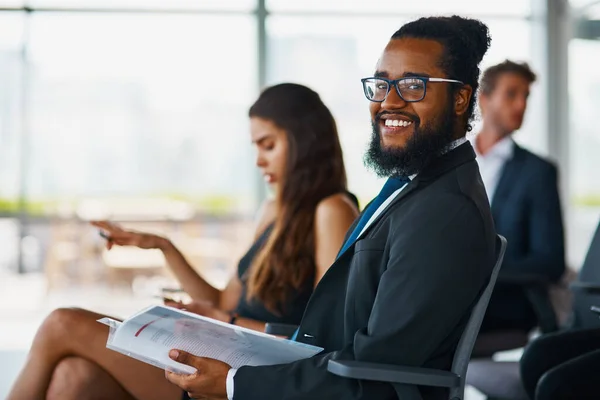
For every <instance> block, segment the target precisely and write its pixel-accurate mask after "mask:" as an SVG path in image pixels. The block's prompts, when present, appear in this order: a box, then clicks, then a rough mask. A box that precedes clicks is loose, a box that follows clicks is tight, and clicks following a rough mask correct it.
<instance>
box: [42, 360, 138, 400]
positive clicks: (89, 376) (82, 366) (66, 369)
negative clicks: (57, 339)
mask: <svg viewBox="0 0 600 400" xmlns="http://www.w3.org/2000/svg"><path fill="white" fill-rule="evenodd" d="M102 399H112V400H134V398H133V397H131V395H130V394H129V393H127V391H126V390H125V389H123V387H122V386H121V385H119V383H118V382H117V381H115V380H114V378H113V377H112V376H110V375H109V374H108V373H107V372H106V371H105V370H103V369H102V368H100V367H99V366H98V365H96V364H94V363H92V362H91V361H88V360H86V359H84V358H79V357H68V358H64V359H63V360H62V361H61V362H59V363H58V365H57V366H56V368H55V369H54V374H53V375H52V378H51V380H50V387H49V388H48V393H47V394H46V400H102Z"/></svg>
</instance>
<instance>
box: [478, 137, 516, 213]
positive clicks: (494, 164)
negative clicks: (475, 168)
mask: <svg viewBox="0 0 600 400" xmlns="http://www.w3.org/2000/svg"><path fill="white" fill-rule="evenodd" d="M472 141H473V148H474V149H475V153H476V154H477V164H479V172H480V173H481V179H482V180H483V185H484V186H485V191H486V192H487V195H488V200H489V202H490V203H491V202H492V199H493V198H494V193H496V188H497V187H498V182H499V181H500V176H502V169H503V168H504V164H506V162H507V161H508V160H510V159H511V158H512V156H513V153H514V150H515V142H513V140H512V139H511V137H510V136H507V137H505V138H504V139H502V140H500V141H499V142H498V143H496V144H495V145H494V146H493V147H492V148H491V149H490V150H489V151H488V152H487V154H486V155H482V154H480V153H479V151H478V150H477V144H476V142H477V137H475V139H473V140H472Z"/></svg>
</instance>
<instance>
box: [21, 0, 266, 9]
mask: <svg viewBox="0 0 600 400" xmlns="http://www.w3.org/2000/svg"><path fill="white" fill-rule="evenodd" d="M29 5H30V6H32V7H35V6H38V7H55V8H70V7H73V8H102V9H126V8H134V9H135V8H137V9H159V10H163V9H181V8H182V9H208V10H241V11H247V10H252V9H254V7H255V6H256V0H227V1H222V0H168V1H165V0H30V1H29Z"/></svg>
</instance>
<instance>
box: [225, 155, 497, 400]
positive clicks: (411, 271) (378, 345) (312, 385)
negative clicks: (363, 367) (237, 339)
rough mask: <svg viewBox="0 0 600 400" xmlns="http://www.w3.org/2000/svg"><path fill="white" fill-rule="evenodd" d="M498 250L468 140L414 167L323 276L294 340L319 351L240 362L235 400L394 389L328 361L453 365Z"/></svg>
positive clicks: (351, 395) (378, 395) (384, 394)
mask: <svg viewBox="0 0 600 400" xmlns="http://www.w3.org/2000/svg"><path fill="white" fill-rule="evenodd" d="M352 229H353V227H351V228H350V230H349V232H351V231H352ZM494 254H495V230H494V227H493V222H492V217H491V212H490V208H489V202H488V199H487V196H486V194H485V189H484V187H483V184H482V181H481V177H480V175H479V169H478V166H477V164H476V162H475V153H474V151H473V148H472V147H471V144H470V143H465V144H463V145H461V146H459V147H457V148H456V149H454V150H452V151H450V152H448V153H446V154H445V155H443V156H441V157H439V158H438V159H436V160H435V161H434V162H432V163H431V164H430V165H429V166H428V167H427V168H426V169H424V170H423V171H422V172H421V173H419V175H418V176H417V177H416V178H415V179H414V180H413V181H412V182H411V183H409V184H408V185H407V187H406V188H405V189H404V190H403V191H402V192H401V193H400V194H399V195H398V196H397V197H396V198H395V199H394V200H393V201H392V203H391V204H390V205H389V206H388V207H387V209H386V210H385V211H384V212H383V213H382V214H381V215H380V216H379V217H378V219H377V220H375V222H374V223H373V224H371V225H370V227H369V228H368V229H367V231H366V232H365V234H364V235H363V236H362V237H361V238H360V239H359V240H358V241H356V243H355V244H354V245H353V246H351V247H350V248H349V249H348V250H347V251H346V252H345V253H344V254H343V255H342V256H341V257H340V258H338V259H337V260H336V262H335V263H334V264H333V265H332V266H331V268H330V269H329V271H327V273H326V274H325V275H324V276H323V278H322V279H321V281H320V283H319V284H318V285H317V287H316V288H315V291H314V293H313V295H312V297H311V299H310V301H309V303H308V306H307V308H306V311H305V314H304V318H303V320H302V323H301V325H300V330H299V335H298V340H299V341H302V342H305V343H309V344H313V345H317V346H321V347H324V348H325V350H324V351H323V352H322V353H321V354H319V355H317V356H314V357H312V358H310V359H306V360H301V361H297V362H294V363H291V364H284V365H276V366H263V367H242V368H240V369H239V370H238V371H237V373H236V375H235V379H234V399H235V400H246V399H261V400H264V399H368V400H373V399H378V400H379V399H395V398H397V394H396V392H395V390H394V388H393V386H392V385H390V384H387V383H379V382H369V381H359V380H353V379H344V378H341V377H338V376H335V375H333V374H330V373H328V372H327V362H328V360H330V359H344V360H360V361H371V362H380V363H388V364H397V365H408V366H424V367H431V368H442V369H449V368H450V365H451V362H452V357H453V354H454V351H455V349H456V346H457V344H458V340H459V338H460V336H461V334H462V332H463V329H464V327H465V324H466V321H467V319H468V317H469V315H470V311H471V309H472V307H473V306H474V304H475V302H476V300H477V298H478V295H479V294H480V292H481V291H482V289H483V288H484V286H485V285H486V283H487V281H488V279H489V276H490V274H491V270H492V267H493V264H494ZM424 393H425V392H424ZM438 394H439V392H438Z"/></svg>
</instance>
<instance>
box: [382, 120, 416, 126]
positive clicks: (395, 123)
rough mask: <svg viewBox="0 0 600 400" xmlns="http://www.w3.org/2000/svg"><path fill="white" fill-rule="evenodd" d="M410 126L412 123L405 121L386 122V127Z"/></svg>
mask: <svg viewBox="0 0 600 400" xmlns="http://www.w3.org/2000/svg"><path fill="white" fill-rule="evenodd" d="M410 124H412V121H404V120H399V119H386V120H385V126H403V127H406V126H409V125H410Z"/></svg>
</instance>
